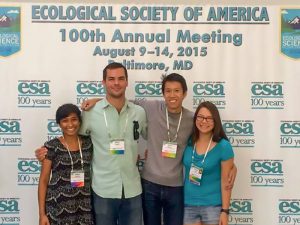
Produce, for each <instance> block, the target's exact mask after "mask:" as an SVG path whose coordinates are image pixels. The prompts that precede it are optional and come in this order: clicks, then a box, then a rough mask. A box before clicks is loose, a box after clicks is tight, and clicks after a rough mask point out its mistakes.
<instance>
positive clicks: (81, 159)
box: [63, 136, 83, 171]
mask: <svg viewBox="0 0 300 225" xmlns="http://www.w3.org/2000/svg"><path fill="white" fill-rule="evenodd" d="M63 138H64V141H65V144H66V147H67V150H68V153H69V156H70V159H71V166H72V171H73V169H74V168H73V165H74V163H73V159H72V156H71V153H70V149H69V146H68V143H67V141H66V139H65V137H64V136H63ZM77 140H78V146H79V152H80V161H81V168H82V170H83V157H82V151H81V145H80V141H79V137H77Z"/></svg>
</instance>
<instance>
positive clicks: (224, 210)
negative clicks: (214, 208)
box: [221, 208, 229, 215]
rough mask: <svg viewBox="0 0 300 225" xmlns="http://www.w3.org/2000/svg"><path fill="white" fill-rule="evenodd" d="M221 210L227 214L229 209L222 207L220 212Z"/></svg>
mask: <svg viewBox="0 0 300 225" xmlns="http://www.w3.org/2000/svg"><path fill="white" fill-rule="evenodd" d="M222 212H224V213H226V214H227V215H229V209H223V208H222V209H221V213H222Z"/></svg>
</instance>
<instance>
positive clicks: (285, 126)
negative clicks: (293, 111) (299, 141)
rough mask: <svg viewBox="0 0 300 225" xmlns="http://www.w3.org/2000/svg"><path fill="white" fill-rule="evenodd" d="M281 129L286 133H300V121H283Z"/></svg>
mask: <svg viewBox="0 0 300 225" xmlns="http://www.w3.org/2000/svg"><path fill="white" fill-rule="evenodd" d="M280 131H281V134H284V135H300V122H299V121H295V122H282V123H281V125H280Z"/></svg>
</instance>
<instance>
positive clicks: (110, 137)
mask: <svg viewBox="0 0 300 225" xmlns="http://www.w3.org/2000/svg"><path fill="white" fill-rule="evenodd" d="M103 113H104V120H105V125H106V129H107V133H108V137H109V139H110V140H111V139H112V136H111V133H110V132H109V129H108V123H107V118H106V113H105V110H104V111H103ZM127 124H128V112H127V111H126V122H125V127H124V129H123V135H122V137H121V138H124V137H125V133H126V128H127Z"/></svg>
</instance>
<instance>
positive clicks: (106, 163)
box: [80, 99, 147, 198]
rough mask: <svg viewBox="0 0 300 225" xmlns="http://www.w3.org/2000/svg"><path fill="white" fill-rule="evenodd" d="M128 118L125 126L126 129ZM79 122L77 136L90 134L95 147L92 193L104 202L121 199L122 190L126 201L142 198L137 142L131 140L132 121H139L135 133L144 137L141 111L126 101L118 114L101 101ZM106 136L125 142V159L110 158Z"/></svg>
mask: <svg viewBox="0 0 300 225" xmlns="http://www.w3.org/2000/svg"><path fill="white" fill-rule="evenodd" d="M104 111H105V114H106V119H107V125H108V129H107V127H106V123H105V118H104ZM127 115H128V122H127V126H126V127H125V125H126V119H127ZM82 119H83V120H82V125H81V129H80V133H81V134H90V135H91V138H92V142H93V144H94V153H93V161H92V188H93V191H94V192H95V193H96V194H97V195H99V196H100V197H103V198H121V197H122V186H123V187H124V194H125V198H132V197H135V196H137V195H139V194H141V192H142V188H141V182H140V174H139V171H138V168H137V166H136V162H137V156H138V149H137V143H138V140H134V136H133V125H134V123H133V121H138V123H139V129H138V131H139V133H140V134H141V135H142V136H143V137H146V132H147V121H146V113H145V111H144V109H143V108H142V107H140V106H137V105H134V104H133V103H131V102H128V101H127V100H126V101H125V104H124V106H123V108H122V110H121V112H120V113H118V111H117V110H116V108H115V107H114V106H112V105H111V104H110V103H109V102H108V101H107V100H106V99H103V100H102V101H100V102H98V103H97V104H96V105H95V107H93V109H91V110H90V111H87V112H83V114H82ZM124 129H125V136H124ZM108 130H109V131H108ZM109 133H110V134H111V138H113V139H119V138H124V139H125V153H124V155H112V154H111V152H110V151H109V144H110V138H109Z"/></svg>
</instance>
